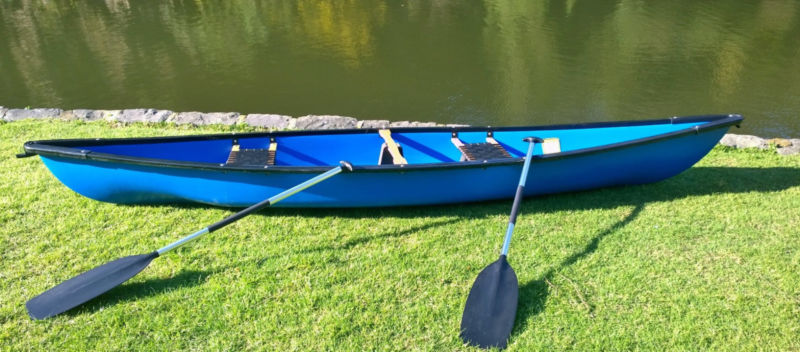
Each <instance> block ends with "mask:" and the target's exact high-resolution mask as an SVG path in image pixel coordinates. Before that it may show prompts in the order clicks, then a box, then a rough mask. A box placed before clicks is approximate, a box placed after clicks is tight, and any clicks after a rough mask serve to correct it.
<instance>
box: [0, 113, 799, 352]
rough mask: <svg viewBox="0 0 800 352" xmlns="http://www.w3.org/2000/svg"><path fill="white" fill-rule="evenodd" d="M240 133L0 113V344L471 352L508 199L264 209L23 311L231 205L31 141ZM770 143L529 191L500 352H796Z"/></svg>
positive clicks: (789, 250) (791, 204) (790, 250)
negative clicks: (151, 184)
mask: <svg viewBox="0 0 800 352" xmlns="http://www.w3.org/2000/svg"><path fill="white" fill-rule="evenodd" d="M250 130H254V129H253V128H250V127H246V126H242V125H233V126H223V125H220V124H216V125H210V126H191V125H177V124H165V123H161V124H144V123H131V124H124V123H120V122H103V121H99V122H93V123H84V122H82V121H77V120H73V121H65V120H60V119H55V120H51V119H47V120H41V119H40V120H36V119H27V120H22V121H18V122H13V123H6V122H0V150H2V151H3V154H4V155H6V157H5V158H1V159H0V179H2V180H3V182H2V183H0V206H1V207H2V208H3V209H4V211H3V212H0V255H1V256H2V257H3V258H4V259H3V260H0V288H2V292H3V295H2V299H0V350H4V351H5V350H9V351H28V350H34V349H41V350H114V351H116V350H119V351H128V350H256V351H258V350H280V351H307V350H315V351H316V350H318V351H329V350H342V351H361V350H379V351H455V350H463V351H476V352H477V351H481V350H479V349H477V348H471V347H468V346H464V345H463V343H462V341H461V339H459V337H458V333H459V321H460V318H461V313H462V310H463V307H464V301H465V300H466V298H467V295H468V293H469V290H470V287H471V285H472V283H473V281H474V280H475V275H476V274H477V273H478V271H479V270H480V269H481V268H482V267H483V266H484V265H486V263H487V262H490V261H492V260H495V259H496V258H497V257H496V253H497V252H496V251H497V250H499V246H498V245H499V239H500V238H502V234H503V230H504V229H505V225H506V223H507V221H508V211H509V208H510V207H511V204H510V203H511V202H510V201H495V202H483V203H469V204H453V205H446V206H435V207H434V206H431V207H401V208H366V209H287V208H271V209H269V210H265V211H261V212H258V214H253V215H252V216H250V217H248V218H247V219H243V220H242V221H239V222H237V223H235V224H232V225H231V226H230V227H228V228H226V229H225V230H222V231H219V232H215V233H212V234H209V235H208V237H206V238H204V239H202V240H200V241H198V242H196V243H194V244H192V245H190V246H187V247H183V248H180V249H177V250H176V252H174V253H173V254H171V255H169V256H165V257H164V258H162V259H160V260H163V261H162V262H160V263H159V265H154V266H151V267H149V268H147V269H146V270H145V271H143V272H142V273H141V274H139V275H137V276H136V277H135V278H133V279H131V280H130V281H128V282H126V283H125V284H123V285H122V286H120V287H117V288H115V289H113V290H111V291H109V292H108V293H107V294H104V295H103V296H101V297H98V298H97V299H96V300H93V301H91V302H89V303H87V304H85V305H83V306H81V307H80V308H78V309H75V310H74V311H71V312H68V313H66V314H63V315H60V316H56V317H53V318H52V319H47V320H43V321H33V320H31V319H30V317H28V315H27V314H26V311H25V301H27V300H28V299H30V298H32V297H34V296H35V295H37V294H39V293H41V292H43V291H44V290H47V289H49V288H51V287H53V286H54V285H56V284H58V283H59V282H62V281H63V280H66V279H68V278H70V277H73V276H74V275H76V274H77V273H80V272H83V271H85V270H88V269H91V268H92V267H95V266H96V265H98V264H100V263H104V262H107V261H109V260H112V259H115V258H119V257H120V256H123V255H129V254H131V253H145V252H146V251H148V250H152V249H153V248H156V247H158V246H160V245H163V244H166V243H170V242H172V241H174V240H175V239H178V238H181V237H183V236H184V235H185V234H186V232H188V231H191V230H194V229H196V227H197V226H198V224H206V223H212V222H214V221H218V220H219V219H222V218H224V217H225V216H228V215H230V214H231V213H232V212H233V210H231V209H223V208H215V207H206V206H193V205H186V204H183V205H181V204H163V205H146V206H145V205H141V206H139V205H137V206H125V205H116V204H110V203H103V202H98V201H94V200H91V199H88V198H86V197H83V196H80V195H78V194H76V193H74V192H72V191H70V190H69V189H68V188H66V187H64V186H63V185H62V184H61V183H60V182H59V181H58V180H57V179H56V178H54V177H53V176H52V175H51V174H50V173H49V172H48V171H47V168H46V167H45V166H44V165H43V164H42V162H41V161H40V160H37V158H24V159H17V158H14V157H12V155H13V154H15V153H16V152H18V151H19V149H20V147H21V146H22V144H23V143H24V142H25V141H28V140H34V139H43V138H52V139H58V138H91V137H96V136H103V137H108V138H119V137H139V136H166V135H178V134H195V133H221V132H230V131H250ZM774 149H775V147H771V148H770V149H768V150H760V149H756V148H751V149H735V148H731V147H725V146H721V145H720V146H716V147H715V148H714V149H713V150H712V151H711V152H710V153H709V154H708V155H707V156H706V157H704V158H703V159H702V160H700V161H699V162H698V163H697V164H696V165H695V166H694V167H692V168H690V169H689V170H687V171H685V172H683V173H681V174H680V175H677V176H675V177H672V178H669V179H667V180H664V181H661V182H656V183H652V184H647V185H639V186H628V187H616V188H607V189H599V190H594V191H586V192H575V193H566V194H558V195H551V196H543V197H533V198H527V199H525V200H524V201H523V202H522V203H521V205H520V206H521V208H520V216H519V218H518V219H517V222H516V228H515V235H514V247H513V249H512V251H511V253H510V254H511V256H510V257H509V261H510V262H512V264H513V265H514V270H515V271H516V272H517V275H518V279H519V284H520V295H519V297H520V300H519V307H518V308H519V309H518V313H517V317H516V324H515V327H514V330H513V331H512V333H511V339H510V341H509V347H508V351H510V352H511V351H538V350H582V351H583V350H586V351H596V350H623V351H627V350H653V351H661V350H669V349H674V350H703V351H704V350H713V351H753V350H772V351H795V350H798V349H800V341H799V340H798V339H797V336H798V332H800V320H798V319H797V317H798V315H799V314H800V304H799V303H800V270H798V267H800V242H798V241H797V237H798V228H800V213H798V211H797V209H800V157H797V156H792V157H784V156H780V155H778V154H777V153H775V152H774ZM87 177H89V176H87Z"/></svg>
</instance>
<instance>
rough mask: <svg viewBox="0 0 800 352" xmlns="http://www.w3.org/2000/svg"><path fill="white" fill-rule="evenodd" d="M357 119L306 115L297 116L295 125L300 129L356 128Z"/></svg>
mask: <svg viewBox="0 0 800 352" xmlns="http://www.w3.org/2000/svg"><path fill="white" fill-rule="evenodd" d="M356 122H357V120H356V119H355V118H352V117H347V116H336V115H306V116H302V117H298V118H297V122H296V123H295V127H297V129H300V130H333V129H346V128H356Z"/></svg>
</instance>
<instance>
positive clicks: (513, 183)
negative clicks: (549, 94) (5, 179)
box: [23, 115, 742, 207]
mask: <svg viewBox="0 0 800 352" xmlns="http://www.w3.org/2000/svg"><path fill="white" fill-rule="evenodd" d="M741 121H742V117H741V116H740V115H714V116H692V117H673V118H668V119H659V120H646V121H626V122H607V123H589V124H578V125H557V126H534V127H457V128H452V127H432V128H392V129H390V130H379V129H351V130H326V131H288V132H273V133H233V134H214V135H199V136H180V137H157V138H124V139H65V140H43V141H32V142H27V143H25V145H24V148H25V154H24V155H23V156H30V155H39V156H40V157H41V159H42V161H43V162H44V164H45V165H46V166H47V168H48V169H50V171H51V172H52V173H53V175H55V176H56V177H57V178H58V179H59V180H60V181H61V182H62V183H64V184H65V185H66V186H67V187H69V188H70V189H72V190H74V191H75V192H77V193H80V194H82V195H84V196H86V197H89V198H92V199H96V200H99V201H104V202H112V203H124V204H153V203H175V202H197V203H204V204H211V205H215V206H226V207H245V206H249V205H252V204H254V203H257V202H259V201H261V200H263V199H265V198H269V197H271V196H273V195H275V194H277V193H279V192H281V191H283V190H285V189H287V188H290V187H291V186H294V185H296V184H298V183H301V182H303V181H304V180H306V179H308V178H310V177H312V176H314V175H315V174H319V173H322V172H324V171H326V170H329V169H330V168H332V167H334V166H336V165H338V164H339V162H340V161H341V160H346V161H348V162H350V163H351V164H352V165H353V171H352V172H346V173H342V174H339V175H337V176H336V177H333V178H331V179H330V180H328V181H325V182H323V183H320V184H319V185H316V186H314V187H312V188H309V189H308V190H305V191H303V192H301V193H299V194H297V195H296V196H293V197H290V198H287V199H286V200H285V201H283V202H281V203H279V204H276V206H283V207H374V206H403V205H424V204H443V203H459V202H473V201H485V200H490V199H500V198H511V197H513V196H514V193H515V190H516V187H517V181H518V180H519V173H520V172H521V169H522V164H523V160H522V159H523V158H522V157H523V156H524V154H525V151H526V149H527V143H526V142H523V141H522V139H523V138H524V137H528V136H536V137H540V138H543V139H545V143H543V144H538V145H537V147H536V150H535V153H534V159H532V164H531V169H530V174H529V176H528V186H527V187H526V188H525V195H526V196H533V195H541V194H550V193H558V192H568V191H579V190H588V189H594V188H599V187H609V186H619V185H634V184H643V183H649V182H655V181H659V180H663V179H666V178H668V177H671V176H674V175H677V174H679V173H681V172H682V171H684V170H686V169H688V168H690V167H691V166H692V165H694V164H695V163H696V162H697V161H698V160H700V159H701V158H702V157H703V156H705V155H706V154H707V153H708V152H709V150H711V148H713V147H714V145H715V144H716V143H717V142H718V141H719V140H720V138H722V136H723V135H724V134H725V132H726V131H727V130H728V128H730V126H732V125H738V124H740V123H741Z"/></svg>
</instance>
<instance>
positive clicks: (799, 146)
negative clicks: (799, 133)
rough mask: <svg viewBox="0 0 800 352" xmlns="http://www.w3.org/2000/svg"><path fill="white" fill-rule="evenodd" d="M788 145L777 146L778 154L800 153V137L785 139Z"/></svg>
mask: <svg viewBox="0 0 800 352" xmlns="http://www.w3.org/2000/svg"><path fill="white" fill-rule="evenodd" d="M787 141H788V142H789V145H787V146H785V147H779V148H778V154H780V155H794V154H798V153H800V139H798V138H794V139H789V140H787Z"/></svg>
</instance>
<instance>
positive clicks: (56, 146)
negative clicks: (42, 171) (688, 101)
mask: <svg viewBox="0 0 800 352" xmlns="http://www.w3.org/2000/svg"><path fill="white" fill-rule="evenodd" d="M742 120H743V117H742V116H741V115H738V114H728V115H701V116H686V117H671V118H667V119H655V120H634V121H619V122H592V123H582V124H569V125H547V126H508V127H492V126H487V127H474V126H468V127H399V128H392V129H391V130H392V132H454V131H455V132H479V131H487V130H491V131H531V132H535V131H541V130H545V131H546V130H562V129H590V128H603V127H627V126H645V125H656V124H666V123H670V124H674V123H692V122H707V123H705V124H703V125H696V126H693V127H690V128H685V129H681V130H678V131H674V132H669V133H663V134H658V135H655V136H650V137H645V138H639V139H631V140H627V141H623V142H618V143H611V144H604V145H600V146H597V147H591V148H583V149H576V150H572V151H567V152H560V153H553V154H546V155H536V156H534V159H540V160H541V161H546V160H555V159H561V158H566V157H572V156H579V155H587V154H594V153H599V152H604V151H608V150H613V149H620V148H628V147H634V146H638V145H642V144H648V143H654V142H658V141H662V140H666V139H671V138H677V137H681V136H685V135H689V134H699V133H700V132H704V131H708V130H713V129H718V128H727V127H730V126H732V125H736V126H737V127H738V126H739V124H740V123H741V121H742ZM378 130H379V129H376V128H370V129H342V130H303V131H279V132H251V133H226V134H206V135H188V136H167V137H144V138H142V137H134V138H109V139H104V138H89V139H57V140H38V141H29V142H25V144H24V146H23V147H24V151H25V152H24V154H21V155H20V156H33V155H41V156H56V157H66V158H73V159H84V160H96V161H103V162H117V163H125V164H137V165H147V166H159V167H171V168H188V169H205V170H214V171H244V172H260V173H269V172H294V173H319V172H322V171H325V170H328V169H329V168H330V166H290V165H267V166H263V167H258V166H230V165H225V164H218V163H203V162H193V161H175V160H168V159H157V158H145V157H131V156H124V155H118V154H110V153H100V152H93V151H90V150H86V149H80V148H74V147H73V146H86V145H93V146H96V145H112V144H139V143H149V142H178V141H180V142H189V141H201V140H218V139H230V138H232V137H238V138H250V137H271V136H276V137H277V136H294V135H314V134H329V135H330V134H354V133H356V134H362V133H363V134H369V133H378ZM523 160H524V158H521V157H520V158H511V159H496V160H475V161H457V162H441V163H424V164H401V165H391V164H390V165H354V166H353V171H354V172H364V171H367V172H376V171H377V172H383V171H386V172H397V171H412V170H414V171H423V170H440V169H444V168H485V167H488V166H499V165H510V164H522V163H523Z"/></svg>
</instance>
